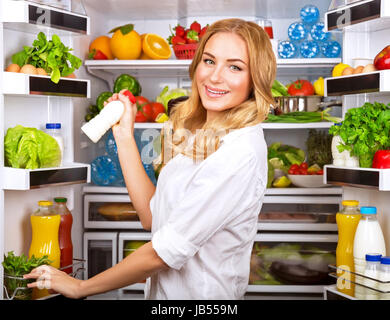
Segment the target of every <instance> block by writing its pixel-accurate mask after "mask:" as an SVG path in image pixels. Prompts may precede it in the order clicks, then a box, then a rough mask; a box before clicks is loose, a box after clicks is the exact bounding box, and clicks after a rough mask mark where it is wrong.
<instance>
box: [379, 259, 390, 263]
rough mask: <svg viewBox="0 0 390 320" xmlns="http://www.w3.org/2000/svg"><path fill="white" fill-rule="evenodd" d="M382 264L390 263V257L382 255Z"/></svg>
mask: <svg viewBox="0 0 390 320" xmlns="http://www.w3.org/2000/svg"><path fill="white" fill-rule="evenodd" d="M381 264H390V257H382V259H381Z"/></svg>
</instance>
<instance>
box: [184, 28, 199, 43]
mask: <svg viewBox="0 0 390 320" xmlns="http://www.w3.org/2000/svg"><path fill="white" fill-rule="evenodd" d="M186 42H187V43H197V42H199V36H198V33H197V32H196V31H194V30H191V29H190V30H189V31H188V32H187V34H186Z"/></svg>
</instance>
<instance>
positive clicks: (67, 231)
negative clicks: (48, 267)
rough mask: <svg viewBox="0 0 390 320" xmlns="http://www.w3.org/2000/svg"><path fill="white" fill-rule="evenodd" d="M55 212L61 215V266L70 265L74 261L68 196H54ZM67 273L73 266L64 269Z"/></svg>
mask: <svg viewBox="0 0 390 320" xmlns="http://www.w3.org/2000/svg"><path fill="white" fill-rule="evenodd" d="M54 202H55V206H54V211H55V213H57V214H59V215H60V216H61V223H60V229H59V232H58V241H59V244H60V250H61V263H60V267H61V268H63V267H66V266H70V265H71V264H72V263H73V244H72V223H73V217H72V213H71V212H70V211H69V209H68V207H67V206H66V202H67V199H66V198H54ZM63 271H64V272H66V273H72V271H73V269H72V267H69V268H66V269H64V270H63Z"/></svg>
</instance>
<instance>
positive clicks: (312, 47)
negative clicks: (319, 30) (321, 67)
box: [300, 40, 320, 58]
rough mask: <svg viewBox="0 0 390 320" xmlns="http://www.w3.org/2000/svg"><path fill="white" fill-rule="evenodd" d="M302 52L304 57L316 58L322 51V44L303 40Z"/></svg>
mask: <svg viewBox="0 0 390 320" xmlns="http://www.w3.org/2000/svg"><path fill="white" fill-rule="evenodd" d="M300 52H301V55H302V57H303V58H315V57H317V56H318V55H319V53H320V46H319V45H318V43H317V42H316V41H309V40H306V41H303V42H302V43H301V46H300Z"/></svg>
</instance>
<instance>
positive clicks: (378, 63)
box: [374, 46, 390, 70]
mask: <svg viewBox="0 0 390 320" xmlns="http://www.w3.org/2000/svg"><path fill="white" fill-rule="evenodd" d="M374 66H375V68H377V69H378V70H385V69H390V46H387V47H386V48H384V49H383V50H382V51H381V52H379V53H378V54H377V55H376V57H375V59H374Z"/></svg>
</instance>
